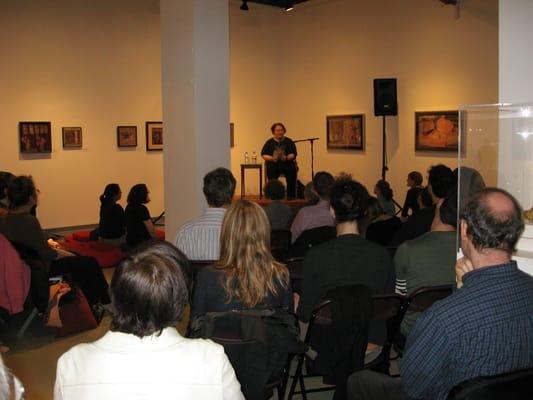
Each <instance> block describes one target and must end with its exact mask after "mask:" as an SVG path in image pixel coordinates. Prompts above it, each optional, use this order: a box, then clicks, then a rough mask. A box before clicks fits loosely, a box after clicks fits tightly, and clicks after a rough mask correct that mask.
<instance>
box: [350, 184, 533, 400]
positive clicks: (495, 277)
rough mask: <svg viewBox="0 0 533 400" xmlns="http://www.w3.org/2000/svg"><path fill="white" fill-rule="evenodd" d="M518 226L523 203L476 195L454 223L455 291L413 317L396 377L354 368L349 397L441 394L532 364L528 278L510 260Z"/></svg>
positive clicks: (440, 399)
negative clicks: (457, 249)
mask: <svg viewBox="0 0 533 400" xmlns="http://www.w3.org/2000/svg"><path fill="white" fill-rule="evenodd" d="M523 230H524V219H523V216H522V209H521V207H520V205H519V204H518V202H517V200H516V199H515V198H514V197H513V196H511V195H510V194H509V193H507V192H505V191H503V190H500V189H494V188H490V189H484V190H481V191H480V192H478V193H476V194H474V195H473V196H472V197H471V198H470V200H469V201H468V202H467V204H466V205H465V207H464V208H463V211H462V213H461V219H460V225H459V232H460V239H461V249H462V250H463V254H464V258H462V259H460V260H459V261H458V262H457V263H456V266H455V272H456V278H457V281H458V287H459V289H458V290H457V291H456V292H455V293H454V294H452V295H451V296H449V297H447V298H445V299H443V300H441V301H439V302H438V303H436V304H435V305H433V307H431V308H430V309H429V310H428V311H426V312H425V313H424V314H422V315H421V316H420V318H418V320H417V321H416V324H415V326H414V328H413V330H412V331H411V334H410V335H409V337H408V338H407V344H406V350H405V354H404V356H403V358H402V360H401V362H400V372H401V378H391V377H389V376H387V375H384V374H379V373H377V372H373V371H362V372H357V373H355V374H354V375H352V376H351V378H350V380H349V383H348V390H349V392H350V394H351V397H350V398H351V399H379V400H386V399H435V400H444V399H446V397H447V395H448V393H449V392H450V391H451V390H452V389H453V388H454V387H455V386H456V385H458V384H459V383H461V382H463V381H466V380H469V379H472V378H475V377H479V376H491V375H497V374H501V373H504V372H509V371H512V370H515V369H523V368H531V367H533V340H532V336H531V332H533V277H531V276H530V275H527V274H526V273H524V272H522V271H520V270H519V269H518V266H517V264H516V262H515V261H512V260H511V256H512V254H513V251H514V250H515V246H516V243H517V242H518V239H519V237H520V235H521V233H522V231H523Z"/></svg>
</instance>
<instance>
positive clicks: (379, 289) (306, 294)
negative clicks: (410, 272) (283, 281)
mask: <svg viewBox="0 0 533 400" xmlns="http://www.w3.org/2000/svg"><path fill="white" fill-rule="evenodd" d="M394 280H395V274H394V264H393V262H392V259H391V257H390V255H389V253H388V252H387V250H386V249H385V248H383V247H381V246H379V245H377V244H375V243H372V242H369V241H368V240H364V239H362V238H361V237H360V236H359V235H351V234H350V235H341V236H338V237H337V238H335V239H333V240H330V241H328V242H326V243H322V244H320V245H318V246H316V247H313V248H312V249H311V250H309V252H308V253H307V255H306V257H305V260H304V266H303V273H302V292H301V297H300V304H299V306H298V311H297V315H298V318H299V319H300V320H301V321H303V322H307V321H309V317H310V316H311V312H312V311H313V308H314V307H315V306H316V305H317V304H318V302H319V301H320V300H321V299H322V298H323V296H324V295H325V294H326V293H327V292H328V291H330V290H331V289H334V288H337V287H340V286H347V285H356V284H361V285H365V286H367V287H368V288H370V290H371V291H372V294H380V293H393V292H394Z"/></svg>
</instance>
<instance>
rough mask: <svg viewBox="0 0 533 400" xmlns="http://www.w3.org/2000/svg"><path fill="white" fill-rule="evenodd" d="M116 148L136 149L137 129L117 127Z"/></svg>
mask: <svg viewBox="0 0 533 400" xmlns="http://www.w3.org/2000/svg"><path fill="white" fill-rule="evenodd" d="M117 146H118V147H137V127H136V126H117Z"/></svg>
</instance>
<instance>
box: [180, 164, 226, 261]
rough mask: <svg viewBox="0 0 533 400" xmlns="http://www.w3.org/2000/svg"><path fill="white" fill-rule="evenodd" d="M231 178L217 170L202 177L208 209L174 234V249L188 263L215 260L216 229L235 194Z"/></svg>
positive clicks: (217, 229)
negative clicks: (176, 249) (183, 255)
mask: <svg viewBox="0 0 533 400" xmlns="http://www.w3.org/2000/svg"><path fill="white" fill-rule="evenodd" d="M235 184H236V181H235V178H234V177H233V174H232V173H231V171H229V170H228V169H226V168H217V169H215V170H213V171H211V172H209V173H208V174H207V175H206V176H205V177H204V187H203V192H204V195H205V199H206V200H207V204H208V206H209V207H208V208H207V209H206V210H205V212H204V213H203V214H202V215H201V216H200V217H198V218H196V219H194V220H192V221H189V222H187V223H185V224H184V225H183V226H182V227H181V228H180V230H179V231H178V234H177V235H176V241H175V244H176V247H177V248H178V249H180V250H181V251H182V252H183V253H185V255H186V256H187V257H188V258H189V260H218V258H219V256H220V244H219V241H220V227H221V226H222V220H223V219H224V214H225V213H226V209H227V208H228V207H229V206H230V205H231V200H232V199H233V194H234V192H235Z"/></svg>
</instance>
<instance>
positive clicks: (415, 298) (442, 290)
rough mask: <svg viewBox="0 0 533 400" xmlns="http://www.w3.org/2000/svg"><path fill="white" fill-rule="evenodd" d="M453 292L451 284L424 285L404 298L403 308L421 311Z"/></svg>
mask: <svg viewBox="0 0 533 400" xmlns="http://www.w3.org/2000/svg"><path fill="white" fill-rule="evenodd" d="M452 293H453V285H440V286H426V287H421V288H418V289H416V290H415V291H414V292H413V293H411V294H410V295H409V296H408V297H407V299H406V305H405V310H406V311H414V312H423V311H425V310H427V309H428V308H429V307H431V306H432V305H433V304H434V303H435V302H436V301H438V300H442V299H444V298H445V297H448V296H449V295H451V294H452Z"/></svg>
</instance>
